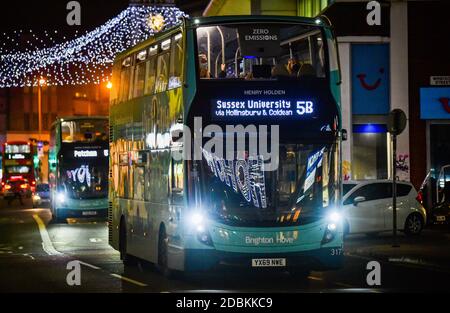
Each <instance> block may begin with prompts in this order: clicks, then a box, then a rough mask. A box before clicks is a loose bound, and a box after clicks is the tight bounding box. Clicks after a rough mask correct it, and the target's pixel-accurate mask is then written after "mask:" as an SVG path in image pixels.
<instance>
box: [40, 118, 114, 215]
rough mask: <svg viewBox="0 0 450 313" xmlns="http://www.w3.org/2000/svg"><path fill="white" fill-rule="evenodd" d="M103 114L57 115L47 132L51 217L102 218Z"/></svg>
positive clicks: (105, 167)
mask: <svg viewBox="0 0 450 313" xmlns="http://www.w3.org/2000/svg"><path fill="white" fill-rule="evenodd" d="M108 125H109V123H108V118H107V117H101V116H77V117H65V118H58V119H57V120H56V121H55V122H54V123H53V125H52V127H51V131H50V147H49V158H48V162H49V166H48V168H49V186H50V200H51V202H50V203H51V211H52V216H53V220H54V221H57V222H64V221H65V220H66V219H67V218H71V217H74V218H77V217H104V218H106V216H107V208H108V176H109V174H108V173H109V167H108V165H109V138H108V134H109V126H108Z"/></svg>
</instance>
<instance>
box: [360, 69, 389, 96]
mask: <svg viewBox="0 0 450 313" xmlns="http://www.w3.org/2000/svg"><path fill="white" fill-rule="evenodd" d="M379 73H380V74H384V68H382V67H380V69H379ZM356 77H358V79H359V82H360V84H361V87H363V88H364V89H366V90H369V91H372V90H376V89H377V88H378V87H380V85H381V77H379V78H378V79H377V80H376V81H375V82H374V83H373V84H369V83H367V81H366V77H367V74H364V73H361V74H358V75H356Z"/></svg>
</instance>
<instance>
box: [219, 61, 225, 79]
mask: <svg viewBox="0 0 450 313" xmlns="http://www.w3.org/2000/svg"><path fill="white" fill-rule="evenodd" d="M217 77H218V78H227V72H226V65H225V64H224V63H222V64H221V65H220V72H219V74H218V75H217Z"/></svg>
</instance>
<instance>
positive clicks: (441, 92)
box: [420, 87, 450, 119]
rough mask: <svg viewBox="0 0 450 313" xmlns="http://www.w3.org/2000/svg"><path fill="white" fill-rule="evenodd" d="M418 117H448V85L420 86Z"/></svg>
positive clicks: (449, 95)
mask: <svg viewBox="0 0 450 313" xmlns="http://www.w3.org/2000/svg"><path fill="white" fill-rule="evenodd" d="M420 118H421V119H450V87H429V88H420Z"/></svg>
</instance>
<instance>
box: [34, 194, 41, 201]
mask: <svg viewBox="0 0 450 313" xmlns="http://www.w3.org/2000/svg"><path fill="white" fill-rule="evenodd" d="M33 200H34V201H39V200H41V197H40V196H39V195H34V196H33Z"/></svg>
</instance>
